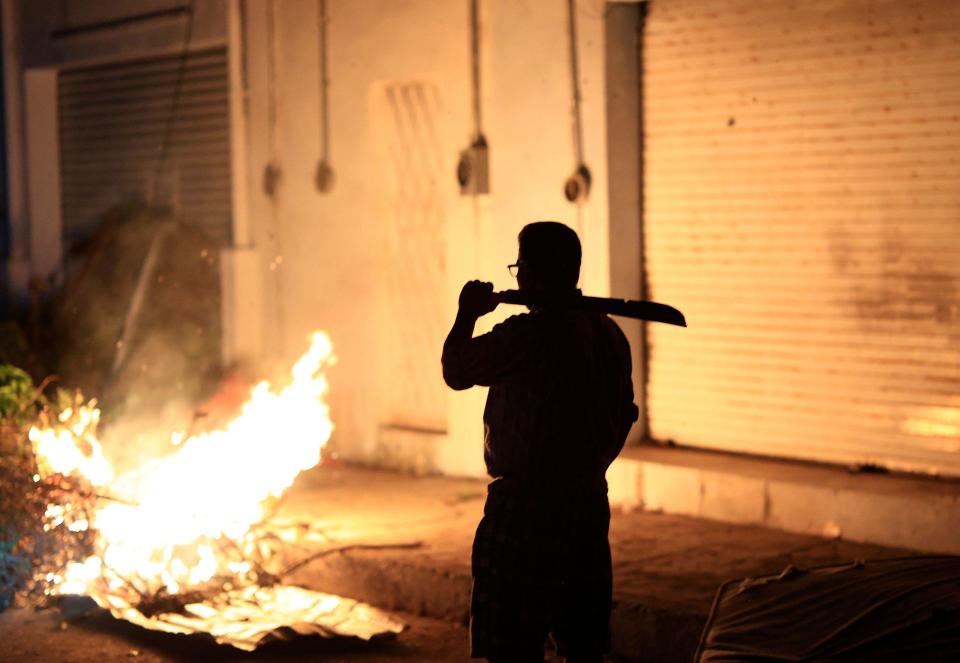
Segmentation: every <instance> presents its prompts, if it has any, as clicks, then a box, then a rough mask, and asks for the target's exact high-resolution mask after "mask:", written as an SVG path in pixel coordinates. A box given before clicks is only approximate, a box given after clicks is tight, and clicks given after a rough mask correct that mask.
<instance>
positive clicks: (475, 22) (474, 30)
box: [470, 0, 483, 137]
mask: <svg viewBox="0 0 960 663" xmlns="http://www.w3.org/2000/svg"><path fill="white" fill-rule="evenodd" d="M470 66H471V70H472V71H471V73H472V75H473V132H474V137H479V136H480V135H482V134H483V117H482V115H481V110H480V0H470Z"/></svg>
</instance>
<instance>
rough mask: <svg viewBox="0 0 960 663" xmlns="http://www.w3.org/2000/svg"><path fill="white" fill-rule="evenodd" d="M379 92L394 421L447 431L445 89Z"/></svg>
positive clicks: (403, 86) (395, 87) (421, 86)
mask: <svg viewBox="0 0 960 663" xmlns="http://www.w3.org/2000/svg"><path fill="white" fill-rule="evenodd" d="M376 97H377V98H376V100H375V105H374V111H373V112H374V122H373V124H374V126H375V131H376V132H377V137H376V139H375V140H376V143H377V146H376V149H377V152H378V154H379V157H378V161H380V162H381V164H382V165H381V167H382V172H383V176H384V179H385V181H384V182H383V183H382V185H381V191H382V194H383V200H382V201H381V204H382V209H383V213H384V215H385V217H386V218H385V219H384V221H385V223H386V228H387V254H388V256H389V260H390V269H389V273H388V276H387V282H386V293H387V298H388V303H387V306H388V311H389V319H390V323H391V325H392V329H391V330H390V331H389V332H388V333H387V334H385V335H384V336H385V337H386V338H388V339H389V343H390V344H391V345H390V350H389V354H390V364H391V366H390V371H389V372H388V373H387V374H386V375H385V376H384V378H385V379H386V380H388V381H389V383H390V390H389V391H390V403H389V406H388V408H389V412H390V414H389V417H388V419H389V421H388V422H389V423H391V424H399V425H403V426H409V427H412V428H420V429H427V430H437V431H442V430H445V429H446V387H445V386H444V384H443V380H442V378H441V376H440V369H439V361H440V348H441V346H442V345H443V337H444V331H445V323H446V322H447V321H445V320H444V319H443V302H444V293H445V267H444V255H445V237H446V235H445V233H446V227H445V220H444V207H443V201H442V194H441V192H440V187H439V178H440V177H441V176H443V175H445V174H447V175H448V173H446V171H445V170H444V169H443V157H442V152H441V147H440V140H439V138H438V136H437V126H436V124H437V119H436V118H437V114H438V112H439V109H440V100H439V93H438V90H437V88H436V86H434V85H430V84H426V83H419V82H401V83H389V84H384V85H382V86H378V91H377V95H376Z"/></svg>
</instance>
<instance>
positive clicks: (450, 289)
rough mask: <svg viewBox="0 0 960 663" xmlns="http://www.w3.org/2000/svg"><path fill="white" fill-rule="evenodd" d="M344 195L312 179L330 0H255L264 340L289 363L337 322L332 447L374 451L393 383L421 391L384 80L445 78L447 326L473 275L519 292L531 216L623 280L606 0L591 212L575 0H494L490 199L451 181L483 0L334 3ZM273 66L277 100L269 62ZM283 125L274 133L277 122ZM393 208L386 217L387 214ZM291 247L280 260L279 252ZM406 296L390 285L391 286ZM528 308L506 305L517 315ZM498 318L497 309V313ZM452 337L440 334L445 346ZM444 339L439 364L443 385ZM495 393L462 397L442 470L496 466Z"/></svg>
mask: <svg viewBox="0 0 960 663" xmlns="http://www.w3.org/2000/svg"><path fill="white" fill-rule="evenodd" d="M327 5H328V14H329V24H328V26H329V27H328V40H329V77H330V88H329V107H330V114H331V116H330V128H331V132H330V138H331V140H330V154H331V165H332V167H333V169H334V172H335V175H336V180H335V185H334V187H333V189H332V191H330V192H328V193H326V194H320V193H317V191H316V190H315V189H314V185H313V175H314V169H315V167H316V163H317V159H318V155H319V150H320V143H319V140H320V139H319V110H318V101H319V78H320V76H319V70H318V62H319V58H318V50H317V35H318V29H317V24H318V22H317V13H316V12H317V3H316V2H314V1H313V0H284V1H283V2H277V3H275V5H273V10H272V11H273V12H274V16H273V23H274V26H275V32H274V34H275V44H274V48H275V52H274V53H275V55H274V59H273V61H272V65H271V58H270V56H269V39H268V34H267V31H268V27H269V25H270V23H271V20H270V11H271V8H270V5H269V3H268V2H267V1H265V0H251V1H250V2H248V3H247V40H246V44H247V48H248V53H247V65H248V66H247V71H248V84H249V95H250V96H249V116H248V120H249V128H248V133H249V136H250V138H249V144H248V148H249V152H248V159H249V162H248V163H249V169H250V173H251V175H250V180H251V183H252V185H251V190H250V202H249V205H250V220H251V226H252V232H253V237H254V240H253V241H254V243H255V244H256V246H257V248H258V251H259V253H260V265H261V269H262V276H263V279H264V297H265V306H264V310H265V320H264V326H265V332H264V334H265V336H264V337H265V339H266V347H267V348H268V349H269V352H270V354H272V355H273V356H274V357H275V358H276V359H278V360H284V361H289V360H290V359H291V358H293V357H295V356H296V355H297V354H299V353H300V352H302V350H303V349H304V346H305V337H306V335H307V333H308V332H309V331H311V330H312V329H315V328H322V329H326V330H327V331H329V332H330V334H331V336H332V338H333V341H334V345H335V347H336V350H337V354H338V356H339V364H338V365H337V367H336V368H335V369H334V370H333V372H332V374H331V388H332V393H331V403H332V414H333V418H334V421H335V423H336V426H337V430H336V432H335V444H336V446H337V447H338V448H339V449H340V451H341V453H342V454H344V455H345V456H349V457H353V458H360V459H366V460H371V461H376V455H377V448H378V447H377V445H378V439H379V438H380V436H381V431H380V425H381V424H383V423H388V422H387V418H388V414H387V403H389V402H390V401H391V397H392V396H393V395H395V394H396V392H395V391H393V390H402V389H405V388H407V387H408V384H407V379H406V377H405V376H404V375H401V374H396V373H391V372H390V371H389V370H388V367H389V366H391V365H392V363H391V361H392V357H391V354H390V353H391V352H396V351H397V350H396V349H391V339H392V337H393V336H395V333H396V331H395V330H396V322H395V321H394V320H391V319H390V317H389V311H390V308H389V302H388V301H387V294H388V292H389V283H385V280H387V279H389V278H390V273H389V271H388V267H387V266H388V264H389V261H390V259H391V255H390V248H389V244H388V242H387V241H386V237H387V235H388V233H387V230H388V229H387V228H386V227H385V223H386V222H385V220H384V209H383V200H384V198H385V196H384V192H385V187H387V183H386V182H385V180H384V178H383V169H382V165H383V164H382V163H378V154H379V152H378V149H379V147H378V145H377V144H375V143H376V140H375V138H374V136H375V134H376V127H375V126H373V124H372V123H373V120H372V119H371V118H372V116H373V114H374V112H375V111H374V107H375V97H376V94H377V90H378V89H380V88H379V87H378V86H382V85H384V84H387V83H390V82H397V81H405V82H423V83H427V84H430V85H434V86H436V90H437V92H438V96H439V111H438V114H437V122H436V141H437V142H438V144H439V150H438V153H439V154H440V156H441V161H442V163H441V164H440V166H439V168H438V169H437V171H436V172H437V173H439V180H438V182H437V192H438V196H439V200H440V203H439V204H440V206H441V207H442V212H443V218H444V223H445V233H446V240H445V246H446V250H445V256H444V258H445V265H446V274H447V277H446V283H445V293H446V295H445V299H444V301H442V302H438V303H437V306H439V307H441V309H440V310H441V313H442V316H443V319H444V320H445V324H448V323H449V322H450V321H452V318H453V315H454V313H455V306H456V295H457V293H458V292H459V288H460V286H461V284H462V283H463V282H464V281H465V280H466V279H468V278H482V279H485V280H492V281H493V282H494V283H495V285H496V287H497V288H498V289H502V288H508V287H512V286H513V285H514V283H513V280H512V279H511V278H510V277H509V275H508V274H507V270H506V268H505V266H506V265H507V264H508V263H510V262H513V260H514V258H515V257H516V235H517V233H518V231H519V230H520V228H521V227H522V226H523V224H524V223H527V222H529V221H533V220H537V219H554V220H559V221H562V222H565V223H568V224H569V225H571V226H573V227H575V228H577V229H578V231H579V232H580V235H581V238H582V240H583V247H584V269H583V275H582V279H581V285H582V287H583V288H584V290H585V291H586V292H589V293H591V294H597V295H604V294H607V292H608V290H609V276H608V275H609V264H608V242H609V238H608V233H607V222H606V218H607V198H606V184H605V183H606V181H607V173H606V163H607V160H606V153H605V140H606V125H605V120H604V116H605V109H604V70H603V14H602V4H600V3H597V2H582V3H580V4H579V5H578V6H579V11H578V22H579V24H578V36H579V46H580V52H579V55H580V74H581V86H582V93H583V102H582V113H583V125H584V152H585V156H586V162H587V164H588V165H589V167H590V168H591V170H592V173H593V181H594V187H593V191H592V193H591V197H590V199H589V201H588V202H587V203H586V204H584V205H583V206H582V207H580V208H578V207H576V206H574V205H571V204H570V203H568V202H567V201H566V200H565V199H564V197H563V193H562V185H563V182H564V180H565V179H566V177H567V176H568V175H569V174H570V173H571V172H572V171H573V169H574V166H575V157H574V147H573V132H572V119H571V118H572V114H571V105H572V89H571V76H570V70H569V50H568V42H567V16H566V4H565V3H563V2H559V1H557V2H544V1H542V0H541V1H533V0H497V1H490V2H482V3H481V6H482V16H481V23H482V31H483V36H482V54H483V55H482V85H483V94H484V98H483V114H484V125H485V126H484V133H485V134H486V137H487V139H488V141H489V143H490V150H491V152H490V153H491V176H492V180H491V186H492V193H491V195H489V196H484V197H479V198H476V199H474V198H470V197H461V196H460V194H459V191H458V189H457V185H456V180H455V177H454V168H455V165H456V160H457V156H458V153H459V151H460V150H461V149H462V148H463V147H465V146H466V145H467V143H468V142H469V140H470V139H471V131H472V119H471V110H470V109H471V106H470V104H471V97H470V60H469V57H470V34H469V16H468V7H469V4H468V2H466V0H464V1H463V2H449V1H445V0H407V1H404V2H398V1H397V0H362V1H357V0H349V1H348V0H330V1H329V2H328V3H327ZM271 66H272V67H273V69H274V74H275V76H274V81H273V83H272V88H273V90H274V91H275V106H274V108H273V109H272V110H271V107H270V103H269V99H270V89H271V82H270V76H269V71H270V68H271ZM271 115H273V116H275V118H276V121H275V123H274V124H273V126H271V122H270V121H269V118H270V116H271ZM271 160H274V161H275V162H276V163H277V164H278V166H279V168H280V170H281V172H282V176H281V180H280V186H279V189H278V191H277V192H276V194H275V195H274V197H273V198H272V199H271V198H269V197H267V196H266V195H265V194H264V193H263V190H262V187H261V186H260V177H261V175H262V172H263V169H264V166H265V165H266V164H267V163H269V162H270V161H271ZM386 211H387V212H389V210H386ZM278 257H281V258H282V262H279V263H278V261H277V258H278ZM391 296H392V295H391ZM511 312H518V311H506V310H505V311H502V314H501V312H499V311H498V316H499V317H503V316H505V315H506V314H508V313H511ZM493 318H494V316H491V322H492V319H493ZM440 340H442V337H441V339H440ZM439 356H440V347H439V341H438V344H437V347H436V348H435V352H434V354H433V356H432V357H428V358H427V360H429V361H432V362H433V365H434V366H435V367H436V368H435V370H436V373H435V375H436V380H440V379H441V376H440V366H439ZM482 403H483V394H482V393H481V392H480V390H472V391H471V392H466V393H457V394H454V393H451V394H449V396H448V405H447V413H448V415H447V421H446V427H447V430H448V435H447V436H446V439H445V440H444V439H441V440H440V442H439V444H436V445H435V446H434V447H432V454H433V459H432V464H433V468H434V469H440V470H443V471H447V472H452V473H458V474H479V473H482V471H483V470H482V456H481V452H482V450H481V434H482V425H481V421H480V417H481V408H482Z"/></svg>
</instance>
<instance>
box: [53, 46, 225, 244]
mask: <svg viewBox="0 0 960 663" xmlns="http://www.w3.org/2000/svg"><path fill="white" fill-rule="evenodd" d="M181 66H182V67H183V70H182V73H181ZM59 96H60V99H59V104H60V151H61V154H60V159H61V162H60V163H61V169H62V173H63V222H64V235H65V239H66V240H67V241H68V242H69V241H71V240H73V239H77V238H81V237H84V236H86V235H88V234H89V233H90V232H91V231H92V229H93V227H94V226H95V224H96V222H97V220H98V218H99V217H100V216H101V215H102V214H103V213H104V212H105V211H106V210H107V209H109V208H110V207H112V206H114V205H116V204H118V203H137V204H140V203H145V204H151V205H157V206H164V207H167V206H168V207H169V208H170V209H171V210H172V211H173V213H174V214H175V215H176V216H177V217H179V218H180V219H181V220H182V221H183V222H184V223H186V224H188V225H190V226H193V227H197V228H200V229H202V230H204V231H205V232H206V233H207V234H208V235H209V236H210V237H211V238H213V239H215V240H216V241H218V242H221V243H224V244H225V243H227V242H228V241H229V239H230V145H229V113H228V79H227V60H226V52H225V50H224V49H223V48H218V49H215V50H206V51H198V52H192V53H190V54H189V56H188V57H187V58H186V59H185V60H183V59H182V58H181V56H180V54H175V55H169V56H163V57H156V58H151V59H145V60H136V61H128V62H116V63H110V64H106V65H98V66H95V67H87V68H82V69H68V70H64V71H62V72H61V73H60V83H59ZM174 111H175V112H174ZM165 140H166V141H167V148H166V156H165V158H164V156H163V155H164V149H163V144H164V141H165ZM161 161H163V165H162V167H161Z"/></svg>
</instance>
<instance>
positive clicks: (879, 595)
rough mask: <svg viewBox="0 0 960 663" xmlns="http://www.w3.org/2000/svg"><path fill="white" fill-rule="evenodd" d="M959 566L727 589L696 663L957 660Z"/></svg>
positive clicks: (846, 573) (882, 565)
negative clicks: (732, 662)
mask: <svg viewBox="0 0 960 663" xmlns="http://www.w3.org/2000/svg"><path fill="white" fill-rule="evenodd" d="M958 657H960V557H955V556H944V557H939V556H938V557H909V558H898V559H888V560H876V561H870V562H857V563H854V564H845V565H832V566H822V567H815V568H812V569H808V570H799V569H796V568H795V567H787V569H785V570H784V572H783V573H781V574H780V575H779V576H768V577H763V578H756V579H750V578H748V579H746V580H742V581H733V582H728V583H726V584H724V585H723V586H722V587H721V588H720V590H719V591H718V593H717V597H716V600H715V601H714V606H713V610H712V611H711V614H710V617H709V619H708V620H707V625H706V627H705V629H704V632H703V636H702V638H701V641H700V647H699V649H698V652H697V657H696V660H697V661H700V663H707V662H709V663H716V662H719V661H760V660H763V661H814V660H817V661H820V660H830V661H880V660H912V661H954V660H960V659H958Z"/></svg>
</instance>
